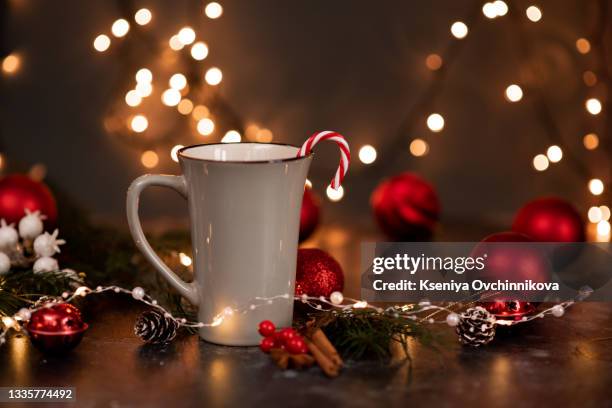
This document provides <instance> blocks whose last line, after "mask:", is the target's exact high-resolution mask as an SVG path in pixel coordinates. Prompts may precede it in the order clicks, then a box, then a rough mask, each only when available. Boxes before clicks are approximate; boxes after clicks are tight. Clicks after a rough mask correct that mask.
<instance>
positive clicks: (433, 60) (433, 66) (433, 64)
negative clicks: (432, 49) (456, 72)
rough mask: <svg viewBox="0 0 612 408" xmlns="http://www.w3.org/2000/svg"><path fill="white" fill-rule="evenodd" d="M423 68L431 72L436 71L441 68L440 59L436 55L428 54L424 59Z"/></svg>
mask: <svg viewBox="0 0 612 408" xmlns="http://www.w3.org/2000/svg"><path fill="white" fill-rule="evenodd" d="M425 66H426V67H427V68H429V69H430V70H432V71H437V70H439V69H440V68H441V67H442V57H440V56H439V55H438V54H429V55H428V56H427V58H425Z"/></svg>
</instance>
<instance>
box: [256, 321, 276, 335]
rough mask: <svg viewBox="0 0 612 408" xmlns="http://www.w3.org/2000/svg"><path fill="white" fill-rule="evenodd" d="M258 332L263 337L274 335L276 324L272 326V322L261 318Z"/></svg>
mask: <svg viewBox="0 0 612 408" xmlns="http://www.w3.org/2000/svg"><path fill="white" fill-rule="evenodd" d="M258 331H259V334H261V335H262V336H264V337H268V336H272V335H274V332H275V331H276V326H274V323H272V322H271V321H270V320H262V321H261V322H260V323H259V329H258Z"/></svg>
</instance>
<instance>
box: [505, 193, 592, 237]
mask: <svg viewBox="0 0 612 408" xmlns="http://www.w3.org/2000/svg"><path fill="white" fill-rule="evenodd" d="M512 230H513V231H516V232H520V233H522V234H525V235H527V236H529V237H531V238H533V240H534V241H539V242H583V241H584V240H585V227H584V222H583V221H582V218H581V217H580V214H579V213H578V211H576V208H574V206H573V205H572V204H570V203H568V202H567V201H565V200H562V199H560V198H555V197H546V198H538V199H536V200H533V201H531V202H529V203H527V204H525V205H524V206H523V207H522V208H521V209H520V210H519V211H518V213H517V214H516V217H515V218H514V223H513V224H512Z"/></svg>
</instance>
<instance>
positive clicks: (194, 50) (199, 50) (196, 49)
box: [191, 41, 208, 61]
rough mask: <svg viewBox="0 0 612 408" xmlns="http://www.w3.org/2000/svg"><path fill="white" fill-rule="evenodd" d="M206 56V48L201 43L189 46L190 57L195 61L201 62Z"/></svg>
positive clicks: (204, 44)
mask: <svg viewBox="0 0 612 408" xmlns="http://www.w3.org/2000/svg"><path fill="white" fill-rule="evenodd" d="M207 56H208V46H207V45H206V43H204V42H202V41H198V42H197V43H195V44H193V45H192V46H191V57H192V58H193V59H194V60H196V61H202V60H203V59H205V58H206V57H207Z"/></svg>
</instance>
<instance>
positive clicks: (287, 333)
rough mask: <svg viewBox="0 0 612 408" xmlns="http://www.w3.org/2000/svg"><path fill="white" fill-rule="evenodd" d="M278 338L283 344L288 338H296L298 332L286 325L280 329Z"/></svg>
mask: <svg viewBox="0 0 612 408" xmlns="http://www.w3.org/2000/svg"><path fill="white" fill-rule="evenodd" d="M279 336H280V338H281V339H282V340H283V343H285V345H286V344H287V343H288V342H289V340H291V339H294V338H296V337H297V336H299V334H298V333H297V332H296V331H295V330H293V329H292V328H290V327H286V328H284V329H282V330H281V331H280V334H279Z"/></svg>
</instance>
